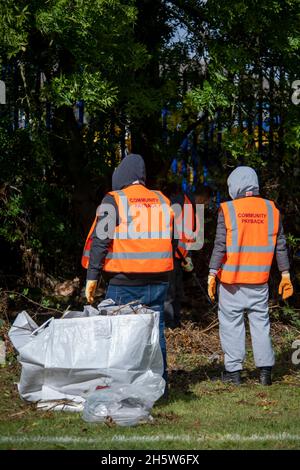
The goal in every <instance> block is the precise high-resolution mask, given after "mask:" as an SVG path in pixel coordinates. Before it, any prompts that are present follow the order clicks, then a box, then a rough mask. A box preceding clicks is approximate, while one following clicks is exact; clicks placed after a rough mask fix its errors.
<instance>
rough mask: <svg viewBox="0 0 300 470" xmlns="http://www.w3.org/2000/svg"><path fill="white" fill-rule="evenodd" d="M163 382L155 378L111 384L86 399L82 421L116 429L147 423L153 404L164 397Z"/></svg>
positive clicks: (159, 378) (159, 377)
mask: <svg viewBox="0 0 300 470" xmlns="http://www.w3.org/2000/svg"><path fill="white" fill-rule="evenodd" d="M164 388H165V381H164V379H162V377H161V376H159V375H157V374H152V375H148V376H147V377H140V378H139V379H138V380H137V381H136V382H134V383H132V384H130V385H124V386H120V385H118V384H111V386H110V387H106V388H103V389H100V390H96V391H95V392H93V393H92V394H90V395H89V396H88V397H87V400H86V402H85V405H84V411H83V416H82V417H83V419H84V421H88V422H97V423H103V422H106V421H107V420H111V421H112V422H113V423H116V424H118V425H120V426H134V425H136V424H138V423H140V422H145V421H150V420H152V417H151V415H150V411H151V409H152V407H153V404H154V402H155V401H156V400H158V398H160V397H161V396H162V395H163V393H164Z"/></svg>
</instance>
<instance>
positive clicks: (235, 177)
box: [227, 166, 259, 199]
mask: <svg viewBox="0 0 300 470" xmlns="http://www.w3.org/2000/svg"><path fill="white" fill-rule="evenodd" d="M227 184H228V191H229V195H230V197H231V199H236V198H238V197H244V196H257V195H258V194H259V183H258V178H257V174H256V172H255V171H254V170H253V168H250V166H238V167H237V168H236V169H235V170H233V171H232V172H231V173H230V175H229V177H228V180H227ZM251 193H252V194H251Z"/></svg>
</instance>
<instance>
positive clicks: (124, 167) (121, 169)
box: [112, 153, 146, 191]
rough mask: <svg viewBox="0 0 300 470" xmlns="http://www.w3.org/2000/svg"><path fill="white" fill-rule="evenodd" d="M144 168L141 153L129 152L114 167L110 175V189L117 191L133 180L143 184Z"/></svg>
mask: <svg viewBox="0 0 300 470" xmlns="http://www.w3.org/2000/svg"><path fill="white" fill-rule="evenodd" d="M145 180H146V169H145V163H144V160H143V158H142V157H141V155H137V154H134V153H131V154H129V155H127V156H126V157H125V158H124V159H123V160H122V161H121V163H120V165H119V166H118V167H117V168H116V169H115V171H114V172H113V175H112V189H113V191H117V190H119V189H122V188H124V187H125V186H129V185H130V184H132V183H134V181H139V182H140V183H141V184H145Z"/></svg>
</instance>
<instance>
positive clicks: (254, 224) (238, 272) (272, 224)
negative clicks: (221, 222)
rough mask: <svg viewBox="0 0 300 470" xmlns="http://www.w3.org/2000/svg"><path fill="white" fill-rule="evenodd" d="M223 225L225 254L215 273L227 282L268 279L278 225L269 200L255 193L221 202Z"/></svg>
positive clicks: (275, 211) (277, 215)
mask: <svg viewBox="0 0 300 470" xmlns="http://www.w3.org/2000/svg"><path fill="white" fill-rule="evenodd" d="M221 208H222V210H223V214H224V219H225V226H226V258H225V259H224V262H223V264H222V266H221V269H220V271H219V273H218V277H219V279H220V280H221V282H224V283H228V284H235V283H242V284H262V283H265V282H267V281H268V278H269V272H270V268H271V265H272V259H273V254H274V249H275V246H276V238H277V233H278V225H279V211H278V209H276V207H275V205H274V203H273V202H272V201H268V200H266V199H262V198H258V197H246V198H241V199H235V200H234V201H229V202H225V203H222V204H221Z"/></svg>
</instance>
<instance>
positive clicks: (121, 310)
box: [97, 299, 153, 315]
mask: <svg viewBox="0 0 300 470" xmlns="http://www.w3.org/2000/svg"><path fill="white" fill-rule="evenodd" d="M138 302H139V301H137V300H133V301H132V302H128V304H125V305H118V304H116V303H115V302H114V301H113V300H112V299H105V300H103V301H102V302H101V303H100V304H99V305H98V307H97V308H98V311H99V313H100V315H130V314H133V313H134V314H135V315H137V314H147V313H152V312H153V310H149V309H148V308H147V307H145V306H144V305H141V304H139V303H138Z"/></svg>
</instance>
